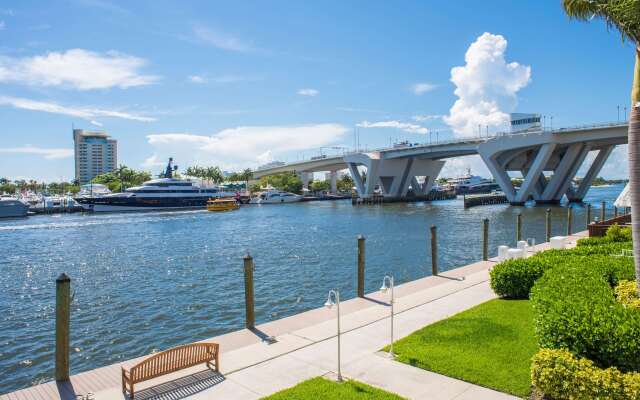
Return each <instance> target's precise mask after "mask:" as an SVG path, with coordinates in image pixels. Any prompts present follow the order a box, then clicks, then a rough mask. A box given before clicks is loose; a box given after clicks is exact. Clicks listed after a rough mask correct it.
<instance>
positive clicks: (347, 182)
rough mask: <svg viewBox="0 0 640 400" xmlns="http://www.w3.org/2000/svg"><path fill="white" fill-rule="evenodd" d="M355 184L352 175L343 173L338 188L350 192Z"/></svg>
mask: <svg viewBox="0 0 640 400" xmlns="http://www.w3.org/2000/svg"><path fill="white" fill-rule="evenodd" d="M353 186H354V182H353V178H351V175H343V176H342V178H340V179H339V180H338V190H339V191H341V192H350V191H351V190H352V189H353Z"/></svg>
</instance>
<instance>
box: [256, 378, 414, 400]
mask: <svg viewBox="0 0 640 400" xmlns="http://www.w3.org/2000/svg"><path fill="white" fill-rule="evenodd" d="M299 399H300V400H303V399H304V400H308V399H326V400H403V398H402V397H400V396H398V395H395V394H392V393H389V392H385V391H384V390H380V389H376V388H374V387H371V386H368V385H365V384H364V383H360V382H356V381H345V382H343V383H338V382H334V381H330V380H328V379H325V378H322V377H318V378H313V379H309V380H308V381H304V382H302V383H300V384H298V385H296V386H294V387H292V388H289V389H285V390H283V391H281V392H278V393H275V394H272V395H271V396H269V397H265V398H264V399H263V400H299Z"/></svg>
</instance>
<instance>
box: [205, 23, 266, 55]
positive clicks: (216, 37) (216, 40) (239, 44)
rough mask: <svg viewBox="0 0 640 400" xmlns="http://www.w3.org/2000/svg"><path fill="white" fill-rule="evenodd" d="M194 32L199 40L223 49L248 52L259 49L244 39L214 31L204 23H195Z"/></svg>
mask: <svg viewBox="0 0 640 400" xmlns="http://www.w3.org/2000/svg"><path fill="white" fill-rule="evenodd" d="M193 34H194V35H195V37H196V39H198V40H199V41H201V42H204V43H206V44H210V45H212V46H214V47H217V48H219V49H222V50H228V51H235V52H239V53H248V52H252V51H256V50H257V49H256V48H255V47H254V46H253V45H251V44H250V43H247V42H245V41H244V40H242V39H239V38H237V37H234V36H231V35H228V34H225V33H222V32H218V31H214V30H212V29H210V28H207V27H206V26H203V25H195V26H194V27H193Z"/></svg>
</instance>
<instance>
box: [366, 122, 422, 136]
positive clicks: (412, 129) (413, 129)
mask: <svg viewBox="0 0 640 400" xmlns="http://www.w3.org/2000/svg"><path fill="white" fill-rule="evenodd" d="M356 126H358V127H360V128H395V129H400V130H403V131H405V132H408V133H420V134H427V133H429V130H428V129H427V128H425V127H424V126H420V125H416V124H412V123H408V122H400V121H393V120H392V121H380V122H369V121H362V122H360V123H359V124H356Z"/></svg>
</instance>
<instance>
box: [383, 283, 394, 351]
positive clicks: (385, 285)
mask: <svg viewBox="0 0 640 400" xmlns="http://www.w3.org/2000/svg"><path fill="white" fill-rule="evenodd" d="M387 282H389V285H388V286H387ZM389 289H391V301H389V304H390V305H391V346H390V349H389V357H391V358H393V357H394V356H395V354H393V304H394V303H395V298H394V296H393V276H389V275H385V277H384V278H382V287H380V291H381V292H382V293H387V291H388V290H389Z"/></svg>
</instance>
